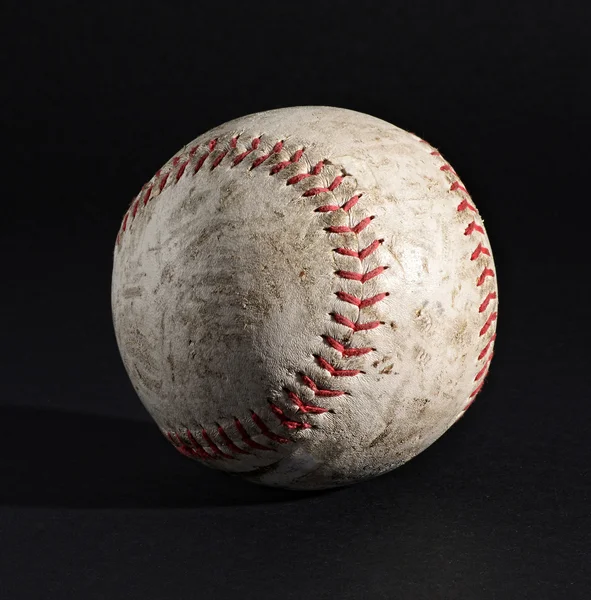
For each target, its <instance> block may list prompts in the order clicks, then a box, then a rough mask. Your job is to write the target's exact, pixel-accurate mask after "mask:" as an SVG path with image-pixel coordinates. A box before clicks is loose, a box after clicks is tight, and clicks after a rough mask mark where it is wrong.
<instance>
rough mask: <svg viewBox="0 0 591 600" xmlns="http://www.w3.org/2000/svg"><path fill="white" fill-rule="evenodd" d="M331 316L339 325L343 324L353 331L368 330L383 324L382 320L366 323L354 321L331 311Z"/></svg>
mask: <svg viewBox="0 0 591 600" xmlns="http://www.w3.org/2000/svg"><path fill="white" fill-rule="evenodd" d="M332 318H333V319H334V320H335V321H336V322H337V323H339V324H340V325H344V326H345V327H348V328H349V329H352V330H353V331H368V330H369V329H375V328H376V327H379V326H380V325H383V322H382V321H368V322H366V323H359V322H358V323H354V322H353V321H351V319H348V318H347V317H345V316H344V315H341V314H339V313H332Z"/></svg>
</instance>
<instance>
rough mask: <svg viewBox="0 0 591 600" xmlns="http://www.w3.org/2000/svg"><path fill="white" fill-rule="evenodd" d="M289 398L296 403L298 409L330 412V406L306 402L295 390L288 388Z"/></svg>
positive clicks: (319, 412)
mask: <svg viewBox="0 0 591 600" xmlns="http://www.w3.org/2000/svg"><path fill="white" fill-rule="evenodd" d="M287 395H288V397H289V399H290V400H291V401H292V402H293V403H294V404H295V405H296V407H297V410H299V411H300V412H303V413H312V414H317V415H319V414H322V413H325V412H328V408H323V407H322V406H314V405H312V404H306V403H305V402H304V401H303V400H302V399H301V398H300V397H299V396H298V395H297V394H296V393H295V392H292V391H291V390H287Z"/></svg>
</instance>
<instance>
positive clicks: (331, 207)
mask: <svg viewBox="0 0 591 600" xmlns="http://www.w3.org/2000/svg"><path fill="white" fill-rule="evenodd" d="M238 137H239V136H235V137H233V138H232V139H231V140H230V143H229V148H228V149H224V150H222V151H221V152H219V153H218V154H217V156H216V157H215V158H214V159H213V161H212V163H211V167H210V170H212V171H213V170H214V169H215V168H217V167H218V166H219V165H220V164H221V163H222V161H223V160H224V158H225V157H226V156H227V155H228V154H229V153H230V151H234V150H235V149H236V147H237V141H238ZM260 142H261V136H259V137H255V138H253V139H252V140H251V143H250V147H249V148H247V150H245V151H243V152H241V153H240V154H238V155H236V156H234V158H233V160H232V167H234V166H237V165H238V164H240V163H241V162H243V161H244V160H245V159H246V158H247V157H248V156H249V155H250V154H252V153H253V152H255V151H257V150H258V149H259V146H260ZM217 144H218V140H217V138H216V139H212V140H210V141H209V142H208V144H207V149H206V150H205V152H204V153H203V154H202V155H201V156H200V158H199V159H198V160H197V161H196V163H195V167H194V169H193V173H197V172H198V171H199V170H200V169H201V168H202V167H203V165H204V163H205V161H206V160H207V159H208V158H209V157H210V156H211V155H212V153H213V151H214V149H215V148H216V146H217ZM283 145H284V143H283V141H279V142H276V143H275V145H274V146H273V147H272V149H271V151H270V152H267V153H266V154H263V155H261V156H259V157H258V158H256V159H255V160H254V161H253V163H252V165H251V167H250V169H254V168H257V167H259V166H260V165H262V164H263V163H264V162H265V161H266V160H267V159H268V158H269V157H270V156H271V155H272V154H276V153H278V152H281V151H282V149H283ZM198 148H199V144H196V145H194V146H193V147H192V148H191V149H190V150H189V152H188V158H187V159H185V160H184V161H182V162H181V159H182V157H181V156H175V157H174V158H173V159H172V161H171V167H170V169H169V170H168V171H167V172H165V173H164V174H163V173H162V170H159V171H158V172H157V173H156V175H155V176H154V178H153V179H152V183H151V184H149V185H146V186H144V188H142V192H140V194H142V193H143V198H142V200H143V202H140V197H139V195H138V198H137V200H136V202H135V203H134V204H133V208H132V218H135V217H136V215H137V213H138V210H139V207H140V205H141V204H143V205H144V206H145V205H147V203H148V202H149V200H150V199H151V197H152V192H153V189H154V186H155V185H157V187H158V190H159V192H162V190H163V189H164V187H165V186H166V184H167V182H168V180H169V178H170V175H171V174H172V173H173V171H174V170H175V169H177V170H176V174H175V181H176V182H178V181H179V180H180V179H181V178H182V177H183V175H184V174H185V172H186V170H187V166H188V165H189V163H190V162H191V161H192V160H193V159H194V157H195V156H196V155H197V151H198ZM304 151H305V148H301V149H299V150H297V151H296V152H295V153H294V154H293V155H292V156H291V158H290V159H289V160H284V161H281V162H279V163H277V164H275V165H274V166H272V167H271V169H270V172H269V174H270V175H276V174H277V173H279V172H281V171H282V170H283V169H285V168H287V167H289V166H290V165H293V164H296V163H298V162H299V161H300V159H301V157H302V156H303V154H304ZM324 166H325V161H319V162H318V163H316V164H315V165H314V166H313V167H312V168H311V169H310V171H309V172H307V173H300V174H297V175H293V176H292V177H290V178H288V179H287V182H286V183H287V185H295V184H297V183H299V182H301V181H304V180H305V179H307V178H309V177H313V176H317V175H320V174H321V172H322V170H323V168H324ZM344 179H345V175H338V176H336V177H335V178H334V179H333V181H332V182H331V183H330V184H329V185H328V186H326V187H324V186H316V187H311V188H309V189H307V190H304V191H303V193H302V196H304V197H314V196H317V195H321V194H325V193H331V192H333V191H334V190H336V189H337V188H338V187H339V186H340V185H341V184H342V183H343V181H344ZM361 196H362V194H356V195H354V196H352V197H351V198H350V199H349V200H347V201H346V202H345V203H344V204H343V205H341V206H338V205H336V204H325V205H323V206H320V207H318V208H316V209H315V210H316V212H320V213H325V212H333V211H336V210H343V211H344V212H349V211H350V210H351V209H352V208H353V207H354V206H355V205H356V204H357V202H358V201H359V199H360V198H361ZM129 214H130V213H129V211H128V212H127V213H126V214H125V216H124V219H123V223H122V228H121V229H122V231H123V232H125V231H126V229H127V227H128V219H129ZM373 219H374V216H369V217H365V218H364V219H362V220H361V221H359V222H358V223H357V224H356V225H354V226H331V227H327V228H326V231H327V232H328V233H332V234H349V233H352V234H355V235H357V234H359V233H360V232H361V231H363V230H364V229H365V228H366V227H367V226H368V225H369V224H370V223H371V221H372V220H373ZM120 237H121V236H120V233H119V234H118V235H117V242H118V243H119V242H120ZM383 241H384V240H374V241H373V242H371V244H370V245H369V246H367V247H366V248H364V249H362V250H352V249H350V248H346V247H339V248H336V249H335V252H337V253H338V254H341V255H344V256H354V257H356V258H358V259H359V260H360V261H363V260H364V259H366V258H367V257H368V256H369V255H370V254H372V253H373V252H375V251H376V250H377V248H378V247H379V246H380V244H382V243H383ZM386 268H387V267H385V266H380V267H377V268H375V269H373V270H371V271H368V272H365V273H364V272H356V271H346V270H338V271H336V275H337V276H338V277H340V278H343V279H350V280H354V281H359V282H360V283H362V284H363V283H365V282H367V281H369V280H370V279H373V278H375V277H378V276H379V275H381V274H382V273H383V272H384V270H385V269H386ZM336 295H337V297H338V298H339V299H340V300H342V301H344V302H348V303H350V304H353V305H355V306H357V307H358V308H359V312H360V314H361V310H362V309H364V308H367V307H369V306H372V305H374V304H377V303H378V302H380V301H381V300H383V299H384V298H385V297H386V296H388V292H384V293H380V294H376V295H374V296H371V297H369V298H359V297H357V296H355V295H352V294H349V293H347V292H345V291H338V292H337V293H336ZM332 317H333V319H334V321H335V322H336V323H339V324H341V325H343V326H345V327H348V328H349V329H352V330H353V332H357V331H365V330H370V329H374V328H376V327H379V326H380V325H382V324H383V322H381V321H369V322H366V323H362V322H360V320H359V318H358V320H357V322H353V321H351V320H350V319H348V318H347V317H345V316H343V315H341V314H339V313H333V314H332ZM324 339H325V341H326V342H327V344H328V345H329V346H331V347H332V348H334V349H335V350H336V351H337V352H339V353H340V354H341V356H342V357H343V358H351V357H355V356H361V355H363V354H366V353H368V352H371V351H372V350H373V348H352V347H350V346H346V345H344V344H342V343H341V342H339V341H338V340H336V339H335V338H333V337H331V336H324ZM316 359H317V362H318V364H319V365H320V366H321V367H322V368H323V369H324V370H326V371H328V372H329V374H330V375H331V376H333V377H345V376H354V375H358V374H360V373H362V371H360V370H358V369H339V368H337V367H334V366H333V365H332V364H331V363H329V362H328V361H327V360H326V359H324V358H322V357H319V356H317V357H316ZM302 381H303V382H304V384H305V385H306V386H307V387H309V388H310V389H312V391H313V392H314V394H315V395H316V396H321V397H322V396H324V397H330V396H339V395H342V394H344V392H343V391H341V390H335V389H322V388H319V387H318V386H317V384H316V383H315V382H314V381H313V380H312V379H311V378H310V377H308V376H306V375H302ZM287 393H288V397H289V398H290V399H291V401H292V403H293V404H294V405H295V407H296V409H297V410H299V411H300V412H303V413H306V412H308V413H315V414H320V413H322V412H326V411H327V409H326V408H324V407H318V406H312V405H308V404H305V403H304V402H303V401H302V400H301V398H300V397H299V396H298V395H297V394H296V393H295V392H292V391H291V390H288V392H287ZM270 407H271V410H272V412H273V413H274V414H275V416H277V418H278V419H279V421H280V422H281V424H282V425H283V426H285V427H286V428H287V429H307V428H309V427H310V424H309V423H305V422H299V421H294V420H292V419H289V418H288V417H287V416H286V414H285V413H284V412H283V410H282V409H281V408H280V407H279V406H277V405H276V404H274V403H270ZM251 417H252V420H253V422H254V423H255V424H256V425H257V427H258V428H259V429H260V430H261V432H262V433H263V435H265V436H266V437H268V438H269V439H271V440H273V441H275V442H278V443H286V442H288V441H289V440H288V439H287V438H284V437H282V436H279V435H277V434H275V433H273V432H272V431H271V430H270V429H269V428H268V426H267V425H266V424H265V423H264V422H263V420H262V419H261V417H260V416H259V415H257V414H256V413H254V412H251ZM234 424H235V426H236V429H237V431H238V433H239V434H240V436H241V438H242V440H243V441H244V443H245V444H247V445H248V446H249V447H252V448H256V449H259V450H272V448H268V447H266V446H263V445H261V444H258V443H257V442H255V441H254V440H252V438H251V437H250V436H249V435H248V433H247V432H246V429H245V428H244V426H243V425H242V423H241V422H240V421H239V420H238V419H237V418H235V419H234ZM201 433H202V437H203V439H204V440H205V442H206V443H207V445H208V446H209V447H210V449H211V450H212V452H213V455H211V454H209V453H208V452H206V451H205V449H204V448H203V447H202V446H200V445H199V444H198V443H197V441H196V440H195V438H194V437H193V436H192V434H190V432H187V436H190V438H189V439H190V441H191V446H187V445H186V444H184V443H183V442H182V441H181V439H180V437H178V435H177V442H178V443H177V444H175V446H177V448H178V449H180V450H181V451H183V452H185V453H187V452H188V453H189V454H191V455H195V454H197V455H199V456H201V457H202V458H204V457H208V458H215V457H223V458H233V457H232V456H231V455H229V454H227V453H225V452H224V451H222V450H221V449H220V448H219V446H217V444H216V443H215V442H214V441H213V439H212V438H211V436H209V434H208V433H207V431H206V430H205V429H203V430H202V432H201ZM218 433H219V435H220V437H221V439H222V440H223V441H224V443H225V445H226V446H227V447H228V448H229V449H230V450H231V451H232V452H234V453H248V452H247V451H246V450H243V449H241V448H239V447H238V446H236V444H234V442H232V440H231V438H230V437H229V436H228V434H227V432H226V431H225V430H224V429H223V428H222V427H221V426H220V425H218ZM169 438H170V439H171V441H173V439H174V438H173V437H172V436H171V435H169ZM173 443H174V441H173Z"/></svg>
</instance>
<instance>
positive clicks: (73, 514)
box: [0, 2, 591, 600]
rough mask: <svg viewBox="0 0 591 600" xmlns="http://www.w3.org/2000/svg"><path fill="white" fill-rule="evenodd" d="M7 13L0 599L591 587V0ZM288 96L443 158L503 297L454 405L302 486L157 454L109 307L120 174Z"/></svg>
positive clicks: (30, 8)
mask: <svg viewBox="0 0 591 600" xmlns="http://www.w3.org/2000/svg"><path fill="white" fill-rule="evenodd" d="M13 4H14V5H13V6H12V7H11V8H9V10H8V14H7V16H8V18H6V17H5V18H4V19H3V29H4V30H5V31H4V32H3V34H2V36H1V38H0V39H2V42H3V52H1V53H0V57H1V58H0V60H1V61H2V78H3V81H4V83H5V85H4V88H5V90H4V92H3V96H2V100H3V110H2V111H1V118H2V122H3V130H4V131H5V134H4V135H3V146H4V149H5V155H6V156H5V160H4V169H3V175H2V180H3V189H4V190H5V194H4V197H3V202H2V216H3V220H2V225H3V227H2V238H1V240H2V256H3V257H4V262H3V270H4V274H3V277H2V281H3V282H4V284H3V293H2V295H1V298H2V307H3V315H4V324H3V336H2V337H3V343H2V345H1V347H0V348H1V349H0V352H1V353H2V356H1V362H0V364H1V365H2V367H1V369H2V370H1V374H2V392H1V395H0V486H1V487H0V598H2V600H21V599H27V600H29V599H36V598H39V599H43V600H53V599H56V600H68V599H70V598H75V599H78V598H81V599H84V600H91V599H101V600H102V599H109V600H118V599H126V600H129V599H135V598H141V599H142V600H150V599H152V598H153V599H158V600H167V599H169V598H175V599H176V598H216V599H224V598H241V599H243V600H249V599H251V598H252V599H256V600H264V599H266V598H273V599H275V598H284V599H292V598H293V599H298V600H299V599H302V598H305V599H309V600H312V599H316V598H319V599H333V598H338V599H339V600H346V599H365V598H367V599H370V600H373V599H388V600H389V599H396V600H403V599H423V598H424V599H429V600H433V599H437V598H442V599H454V598H462V599H465V598H476V599H489V598H491V599H497V598H499V599H503V600H505V599H514V598H515V599H520V600H521V599H524V598H536V599H538V598H542V599H546V598H549V599H550V598H551V599H554V598H556V599H578V598H589V595H590V589H591V567H590V566H589V565H590V564H591V560H590V548H591V517H590V508H589V500H590V498H589V496H590V487H591V477H590V476H589V463H590V459H591V450H590V442H589V439H590V438H589V431H590V430H591V394H590V393H589V384H590V383H591V377H590V369H589V367H588V362H589V358H590V357H591V352H590V351H589V334H590V333H591V331H590V329H591V328H590V326H589V316H588V305H589V298H590V297H591V293H590V292H591V289H590V287H591V286H590V284H589V280H590V269H589V250H588V247H589V235H588V233H587V232H588V220H587V219H586V217H585V216H584V210H585V208H586V207H587V205H588V204H589V185H590V184H589V177H588V173H589V163H590V152H589V141H588V140H589V133H590V132H589V129H590V128H589V119H590V117H589V106H591V102H590V101H591V95H590V93H589V90H588V89H587V79H588V74H589V67H590V66H591V65H590V58H591V51H590V45H589V41H588V26H589V22H590V20H591V9H590V8H589V5H588V4H583V3H581V5H580V8H577V4H575V3H569V2H561V3H553V7H550V3H540V2H537V3H533V2H532V3H531V6H528V3H519V6H514V3H501V4H499V3H495V5H494V7H492V6H491V7H489V8H485V5H484V4H482V3H474V2H466V3H464V4H462V3H460V2H447V3H439V2H438V3H435V2H434V3H416V2H404V3H396V7H395V8H393V7H391V6H390V3H385V2H384V3H377V2H376V3H370V2H365V3H360V4H359V5H357V6H354V5H352V4H351V5H347V6H345V5H343V4H340V5H337V4H334V3H326V4H325V5H321V6H319V5H318V4H315V5H297V4H293V3H291V4H285V3H284V4H280V3H277V4H262V3H260V2H259V3H256V4H254V3H239V4H237V5H236V6H234V5H232V4H221V3H217V4H216V3H208V5H206V6H205V5H204V6H201V5H200V3H194V4H195V5H189V4H188V3H187V5H185V4H182V3H176V2H175V3H164V2H148V3H140V4H138V5H137V6H136V7H135V8H131V7H130V6H127V5H125V4H124V3H120V2H119V3H100V4H97V3H88V4H86V3H73V2H68V3H67V2H54V3H47V4H43V5H42V4H39V6H36V7H35V6H34V5H32V4H29V3H19V4H18V5H16V3H13ZM197 4H199V6H197ZM386 6H390V7H389V8H385V7H386ZM216 7H217V8H216ZM299 104H328V105H337V106H343V107H347V108H352V109H356V110H360V111H363V112H367V113H370V114H373V115H375V116H378V117H381V118H383V119H385V120H387V121H391V122H393V123H395V124H397V125H399V126H401V127H403V128H406V129H409V130H412V131H415V132H416V133H418V134H420V135H421V136H423V137H425V138H426V139H427V140H428V141H429V142H431V143H432V144H433V145H435V146H436V147H439V149H440V150H441V151H442V152H443V153H444V155H445V157H446V158H447V159H448V160H449V161H450V162H451V163H452V164H453V165H454V167H455V168H456V169H457V170H458V171H459V172H460V174H461V176H462V179H463V181H464V183H465V184H466V185H467V187H468V189H470V191H471V193H472V196H473V198H474V199H475V202H476V203H477V205H478V207H479V209H480V211H481V213H482V215H483V216H484V218H485V221H486V225H487V229H488V232H489V236H490V238H491V243H492V246H493V249H494V252H495V259H496V263H497V269H498V277H499V288H500V299H501V310H500V321H499V338H498V343H497V348H496V350H497V352H496V357H495V359H494V361H493V365H492V369H491V375H490V378H489V381H488V383H487V385H486V386H485V388H484V391H483V392H482V394H481V395H480V396H479V398H478V400H477V401H476V402H475V404H474V406H473V407H472V408H471V409H470V410H469V412H468V413H467V415H466V417H465V418H464V419H463V420H462V421H460V423H458V424H457V425H456V426H455V427H454V428H452V430H450V431H449V432H448V433H447V434H446V435H445V436H444V437H443V438H442V439H441V440H439V441H438V442H437V443H436V444H435V445H433V446H432V447H431V448H430V449H429V450H427V451H426V452H425V453H423V454H422V455H421V456H419V457H417V458H416V459H414V460H413V461H411V462H410V463H408V464H407V465H405V466H404V467H402V468H400V469H399V470H397V471H395V472H393V473H390V474H388V475H385V476H383V477H380V478H378V479H375V480H373V481H369V482H366V483H363V484H359V485H356V486H353V487H350V488H346V489H341V490H337V491H332V492H324V493H315V494H295V493H289V492H282V491H279V490H267V489H264V488H258V487H254V486H251V485H249V484H246V483H244V482H242V481H240V480H235V479H231V478H228V477H226V476H224V475H222V474H220V473H217V472H215V471H211V470H208V469H206V468H204V467H200V466H198V465H197V464H194V463H192V462H190V461H189V460H186V459H183V458H182V457H180V456H178V454H177V453H176V452H175V451H174V450H173V449H172V448H170V446H169V445H168V443H167V442H166V441H165V440H164V439H163V438H162V437H161V436H160V435H159V434H158V432H157V429H156V427H155V426H154V425H153V424H152V423H151V422H150V421H149V420H148V417H147V415H146V413H145V412H144V410H143V408H142V406H141V404H140V402H139V400H138V399H137V397H136V396H135V394H134V392H133V389H132V387H131V385H130V383H129V382H128V380H127V377H126V375H125V372H124V370H123V367H122V364H121V362H120V359H119V355H118V351H117V348H116V345H115V339H114V335H113V332H112V326H111V316H110V269H111V254H112V247H113V242H114V239H115V235H116V232H117V229H118V226H119V222H120V218H121V216H122V215H123V213H124V211H125V210H126V208H127V204H128V202H129V201H130V200H131V198H132V196H133V195H134V194H135V193H136V192H137V191H138V189H139V187H140V186H141V185H142V184H143V182H144V181H145V180H147V179H148V178H149V177H150V176H151V175H152V173H153V172H154V171H155V170H156V169H157V168H158V167H159V166H160V165H161V164H162V163H163V162H164V161H165V160H167V159H168V158H169V157H170V156H171V155H172V154H173V153H174V152H175V151H176V150H177V149H178V148H179V147H180V146H182V145H183V144H184V143H186V142H187V141H189V140H190V139H192V138H194V137H195V136H196V135H198V134H200V133H202V132H204V131H206V130H207V129H209V128H210V127H212V126H214V125H217V124H219V123H222V122H224V121H227V120H229V119H231V118H234V117H238V116H241V115H243V114H247V113H249V112H255V111H260V110H266V109H270V108H276V107H281V106H289V105H299Z"/></svg>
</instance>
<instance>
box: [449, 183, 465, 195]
mask: <svg viewBox="0 0 591 600" xmlns="http://www.w3.org/2000/svg"><path fill="white" fill-rule="evenodd" d="M449 189H450V191H452V192H455V191H456V190H460V191H461V192H464V193H466V194H467V193H468V190H467V189H466V188H465V187H464V186H463V185H462V184H461V183H460V182H459V181H454V182H453V183H452V184H451V187H450V188H449Z"/></svg>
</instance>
